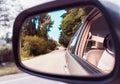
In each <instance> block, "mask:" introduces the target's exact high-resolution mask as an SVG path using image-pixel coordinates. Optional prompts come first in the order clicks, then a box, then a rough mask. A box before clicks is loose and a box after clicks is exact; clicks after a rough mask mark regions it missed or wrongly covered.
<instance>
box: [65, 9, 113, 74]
mask: <svg viewBox="0 0 120 84" xmlns="http://www.w3.org/2000/svg"><path fill="white" fill-rule="evenodd" d="M101 25H102V26H101ZM108 29H109V28H108V25H107V23H106V21H105V18H104V16H103V15H102V14H101V12H100V11H98V10H96V9H93V10H92V11H91V13H90V14H89V15H88V17H87V18H86V20H85V21H84V23H83V24H82V26H81V28H79V29H78V31H77V33H76V34H75V36H74V37H73V39H72V40H71V42H70V44H69V46H68V51H67V54H66V60H67V64H68V67H69V71H70V73H72V74H76V75H78V74H82V75H83V74H85V75H93V74H106V73H110V72H111V71H112V70H113V68H114V63H115V55H114V49H113V48H114V44H113V42H112V37H111V36H110V32H109V30H108ZM72 58H74V59H75V60H77V62H78V65H77V66H76V65H75V63H74V62H75V60H74V59H72ZM108 59H109V60H108ZM71 64H72V65H71ZM79 64H81V66H80V65H79ZM76 67H77V68H79V70H77V69H76ZM81 72H82V73H81Z"/></svg>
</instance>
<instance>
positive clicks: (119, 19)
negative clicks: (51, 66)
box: [13, 0, 120, 84]
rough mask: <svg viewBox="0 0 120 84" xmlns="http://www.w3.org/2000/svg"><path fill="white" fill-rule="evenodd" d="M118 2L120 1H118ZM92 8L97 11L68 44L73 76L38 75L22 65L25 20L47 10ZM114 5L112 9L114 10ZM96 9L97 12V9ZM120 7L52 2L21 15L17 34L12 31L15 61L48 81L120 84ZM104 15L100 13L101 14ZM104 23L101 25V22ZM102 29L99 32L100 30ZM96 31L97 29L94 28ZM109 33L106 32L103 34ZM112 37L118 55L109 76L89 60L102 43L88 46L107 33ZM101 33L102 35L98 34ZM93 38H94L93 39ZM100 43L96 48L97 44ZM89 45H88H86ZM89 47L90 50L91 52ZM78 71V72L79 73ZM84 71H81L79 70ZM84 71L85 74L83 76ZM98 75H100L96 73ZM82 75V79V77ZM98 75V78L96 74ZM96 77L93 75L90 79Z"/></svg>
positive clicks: (84, 1)
mask: <svg viewBox="0 0 120 84" xmlns="http://www.w3.org/2000/svg"><path fill="white" fill-rule="evenodd" d="M118 2H119V1H118ZM88 5H92V6H94V7H95V9H94V10H92V12H91V13H90V14H89V15H88V17H87V18H86V19H85V20H84V21H83V22H82V25H81V26H80V27H79V29H78V30H77V32H76V34H75V36H74V37H73V38H72V40H71V41H70V43H69V46H68V48H67V50H66V51H67V53H66V61H67V67H68V69H69V72H70V73H71V74H73V75H69V76H66V75H56V74H48V73H43V72H37V71H34V70H32V69H29V68H27V67H25V66H23V65H22V64H21V60H20V45H19V43H20V36H19V35H20V30H21V25H22V24H23V22H24V20H25V19H26V18H28V17H30V16H32V15H35V14H39V13H44V12H48V11H54V10H60V9H65V8H71V7H76V6H88ZM111 6H112V7H111ZM96 9H97V10H96ZM119 9H120V6H119V5H118V4H116V3H114V2H111V0H106V1H105V0H98V1H96V0H92V1H91V0H74V1H65V2H64V3H63V0H61V1H59V0H57V1H53V2H51V3H47V4H43V5H40V6H36V7H34V8H31V9H28V10H26V11H24V12H22V13H21V14H20V15H19V16H18V17H17V19H16V21H15V24H14V30H13V31H14V32H13V50H14V56H15V62H16V64H17V66H18V67H19V68H20V69H21V70H23V71H25V72H27V73H30V74H33V75H36V76H39V77H43V78H48V79H52V80H58V81H63V82H67V83H74V84H78V83H80V84H81V83H82V84H90V83H91V84H96V83H98V84H105V83H109V84H119V82H120V81H119V79H120V68H119V67H120V61H119V60H120V52H119V51H120V45H118V44H119V43H120V35H119V32H120V26H119V25H120V12H119V11H118V10H119ZM100 12H101V13H100ZM100 22H102V23H100ZM100 26H102V29H101V30H100V31H98V30H99V28H101V27H100ZM96 27H97V29H96V30H95V29H94V28H96ZM103 31H106V32H103ZM108 33H109V34H110V35H111V37H112V42H113V44H114V53H115V63H114V64H113V65H114V67H113V66H112V68H111V70H110V71H109V72H110V73H109V74H102V75H101V73H105V72H104V70H102V69H100V68H98V67H95V65H94V64H92V63H90V62H87V61H86V59H87V58H86V54H88V53H89V51H90V50H91V49H92V48H95V49H102V50H103V46H101V44H102V45H103V44H104V43H103V41H102V40H95V39H92V41H91V42H93V41H94V45H88V44H89V43H90V42H89V40H90V39H91V38H92V37H94V36H96V37H97V38H99V37H103V38H105V36H106V35H107V34H108ZM98 34H99V35H98ZM91 36H92V37H91ZM95 44H97V45H95ZM87 45H88V46H87ZM88 48H89V49H88ZM78 70H79V71H78ZM80 70H81V71H80ZM81 72H82V73H81ZM96 73H97V74H96ZM78 74H80V75H82V76H80V75H78ZM93 74H95V75H93ZM88 75H93V76H88Z"/></svg>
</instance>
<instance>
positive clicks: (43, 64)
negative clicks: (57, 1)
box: [20, 6, 115, 76]
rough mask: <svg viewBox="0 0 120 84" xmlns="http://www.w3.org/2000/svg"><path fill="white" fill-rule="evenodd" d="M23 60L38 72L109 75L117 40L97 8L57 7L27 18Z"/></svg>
mask: <svg viewBox="0 0 120 84" xmlns="http://www.w3.org/2000/svg"><path fill="white" fill-rule="evenodd" d="M20 60H21V63H22V64H23V65H24V66H25V67H27V68H29V69H31V70H34V71H38V72H44V73H52V74H62V75H77V76H94V75H105V74H109V73H110V72H111V71H112V70H113V68H114V63H115V55H114V44H113V42H112V37H111V35H110V32H109V27H108V25H107V23H106V20H105V18H104V16H103V15H102V13H101V12H100V11H99V10H98V9H97V8H95V7H91V6H90V7H88V6H87V7H76V8H71V9H63V10H56V11H51V12H46V13H42V14H37V15H34V16H31V17H29V18H27V19H26V20H25V21H24V22H23V25H22V26H21V34H20Z"/></svg>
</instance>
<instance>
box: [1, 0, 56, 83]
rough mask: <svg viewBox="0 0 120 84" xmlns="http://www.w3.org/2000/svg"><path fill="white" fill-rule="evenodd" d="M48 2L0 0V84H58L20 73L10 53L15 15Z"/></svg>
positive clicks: (44, 0)
mask: <svg viewBox="0 0 120 84" xmlns="http://www.w3.org/2000/svg"><path fill="white" fill-rule="evenodd" d="M48 1H51V0H0V84H8V83H11V84H19V83H20V84H24V83H30V84H34V82H33V81H36V84H39V83H40V82H41V83H43V84H47V83H48V82H49V84H58V82H55V81H50V80H45V79H40V78H37V77H34V76H31V75H28V74H25V73H23V72H22V71H20V70H19V69H18V68H17V67H16V65H15V63H14V58H13V53H12V29H13V24H14V21H15V18H16V17H17V15H18V14H19V13H20V12H22V11H23V10H25V9H27V8H30V7H33V6H35V5H38V4H42V3H45V2H48ZM26 79H27V80H26ZM31 79H32V80H31Z"/></svg>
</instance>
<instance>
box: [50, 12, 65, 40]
mask: <svg viewBox="0 0 120 84" xmlns="http://www.w3.org/2000/svg"><path fill="white" fill-rule="evenodd" d="M64 13H66V11H65V10H60V11H55V12H50V13H48V15H50V16H51V19H52V21H54V24H53V25H52V26H53V27H52V28H51V29H50V30H51V31H50V32H48V34H49V37H50V38H52V39H54V40H56V41H57V42H58V39H59V36H60V30H59V28H60V24H61V23H62V20H63V18H62V17H61V16H62V15H63V14H64Z"/></svg>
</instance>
